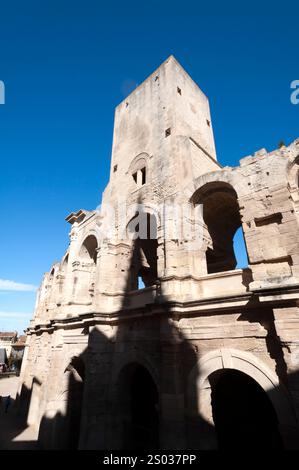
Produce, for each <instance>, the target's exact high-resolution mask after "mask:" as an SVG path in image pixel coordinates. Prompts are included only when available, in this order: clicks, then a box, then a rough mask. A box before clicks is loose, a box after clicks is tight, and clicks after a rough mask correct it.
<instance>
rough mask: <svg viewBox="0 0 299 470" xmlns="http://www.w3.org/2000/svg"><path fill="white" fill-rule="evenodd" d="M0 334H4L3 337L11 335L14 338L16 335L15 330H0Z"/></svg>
mask: <svg viewBox="0 0 299 470" xmlns="http://www.w3.org/2000/svg"><path fill="white" fill-rule="evenodd" d="M1 336H5V337H9V336H12V337H13V338H14V337H15V336H17V332H16V331H0V337H1Z"/></svg>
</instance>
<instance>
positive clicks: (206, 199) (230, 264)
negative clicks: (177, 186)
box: [193, 182, 248, 274]
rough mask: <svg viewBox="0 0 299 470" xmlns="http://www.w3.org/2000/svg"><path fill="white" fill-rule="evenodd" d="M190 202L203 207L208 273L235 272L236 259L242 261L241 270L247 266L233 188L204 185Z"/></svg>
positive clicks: (220, 183) (219, 183) (223, 185)
mask: <svg viewBox="0 0 299 470" xmlns="http://www.w3.org/2000/svg"><path fill="white" fill-rule="evenodd" d="M193 202H194V203H195V204H202V205H203V220H204V223H205V233H204V236H205V239H206V241H207V251H206V260H207V271H208V274H210V273H217V272H223V271H230V270H233V269H235V268H236V267H237V264H238V258H239V259H240V260H242V261H240V263H241V264H243V266H242V267H244V264H245V265H246V266H247V265H248V261H247V253H246V247H245V243H244V238H243V231H242V223H241V217H240V210H239V205H238V200H237V195H236V192H235V190H234V189H233V188H232V186H230V185H229V184H228V183H222V182H215V183H214V182H212V183H207V184H206V185H205V186H204V187H203V188H201V189H200V190H198V191H197V192H196V193H195V195H194V196H193ZM238 229H240V230H239V231H238ZM237 231H238V232H237ZM236 233H237V236H236V239H235V241H236V244H235V247H234V237H235V234H236ZM234 248H237V249H234Z"/></svg>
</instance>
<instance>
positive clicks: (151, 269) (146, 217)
mask: <svg viewBox="0 0 299 470" xmlns="http://www.w3.org/2000/svg"><path fill="white" fill-rule="evenodd" d="M128 233H129V236H133V237H134V239H133V252H132V259H131V267H130V275H131V282H130V288H131V290H137V289H142V288H144V287H149V286H151V285H153V284H155V282H156V280H157V277H158V272H157V248H158V241H157V222H156V217H155V215H153V214H150V213H148V212H143V213H141V212H137V214H136V215H135V217H133V219H132V220H131V221H130V222H129V224H128Z"/></svg>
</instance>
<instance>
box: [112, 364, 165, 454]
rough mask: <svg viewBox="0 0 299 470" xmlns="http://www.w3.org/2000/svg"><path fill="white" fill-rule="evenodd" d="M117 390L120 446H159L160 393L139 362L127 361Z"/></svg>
mask: <svg viewBox="0 0 299 470" xmlns="http://www.w3.org/2000/svg"><path fill="white" fill-rule="evenodd" d="M118 393H119V397H118V402H119V405H120V408H121V409H120V413H119V417H121V419H122V420H123V423H122V424H123V426H122V432H123V436H122V443H123V448H124V449H131V450H139V451H148V450H153V449H159V395H158V390H157V387H156V384H155V382H154V380H153V378H152V376H151V374H150V373H149V372H148V370H147V369H146V368H145V367H143V366H141V365H140V364H138V363H133V364H129V365H128V366H126V367H125V368H124V369H123V370H122V372H121V374H120V382H119V387H118Z"/></svg>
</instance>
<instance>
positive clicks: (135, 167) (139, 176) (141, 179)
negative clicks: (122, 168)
mask: <svg viewBox="0 0 299 470" xmlns="http://www.w3.org/2000/svg"><path fill="white" fill-rule="evenodd" d="M148 161H149V155H148V154H147V153H145V152H142V153H140V154H138V155H137V156H136V157H135V158H134V159H133V160H132V162H131V163H130V165H129V168H128V170H127V174H128V175H131V176H132V180H134V181H135V184H137V187H139V188H140V187H141V186H143V185H144V184H146V183H147V182H148V180H149V165H148Z"/></svg>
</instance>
